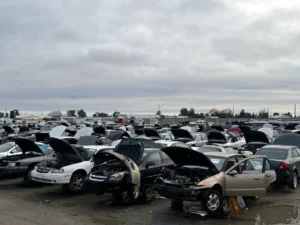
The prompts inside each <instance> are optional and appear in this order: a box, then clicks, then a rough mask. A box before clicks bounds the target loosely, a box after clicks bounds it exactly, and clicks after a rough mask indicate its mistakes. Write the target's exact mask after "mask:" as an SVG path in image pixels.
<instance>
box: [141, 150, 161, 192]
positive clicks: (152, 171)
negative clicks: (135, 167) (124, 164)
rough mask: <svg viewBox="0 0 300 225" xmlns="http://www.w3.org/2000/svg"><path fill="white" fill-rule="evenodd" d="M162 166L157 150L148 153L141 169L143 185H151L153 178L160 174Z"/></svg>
mask: <svg viewBox="0 0 300 225" xmlns="http://www.w3.org/2000/svg"><path fill="white" fill-rule="evenodd" d="M162 168H163V160H162V158H161V155H160V153H159V152H158V151H156V152H153V153H150V154H149V155H148V156H147V157H146V159H145V161H144V163H143V169H141V174H142V182H143V185H144V186H152V185H153V184H154V181H155V179H156V178H157V177H158V176H160V175H161V171H162Z"/></svg>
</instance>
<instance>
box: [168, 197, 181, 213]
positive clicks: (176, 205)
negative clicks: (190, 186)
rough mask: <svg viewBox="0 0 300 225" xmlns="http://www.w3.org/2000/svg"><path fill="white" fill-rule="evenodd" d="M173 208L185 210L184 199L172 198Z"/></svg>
mask: <svg viewBox="0 0 300 225" xmlns="http://www.w3.org/2000/svg"><path fill="white" fill-rule="evenodd" d="M171 209H172V210H176V211H182V210H183V201H182V200H178V199H172V202H171Z"/></svg>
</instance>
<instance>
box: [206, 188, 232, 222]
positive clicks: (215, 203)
mask: <svg viewBox="0 0 300 225" xmlns="http://www.w3.org/2000/svg"><path fill="white" fill-rule="evenodd" d="M201 203H202V207H203V209H204V210H205V211H206V212H207V213H208V215H209V216H212V217H224V215H225V212H224V209H223V208H224V206H223V199H222V196H221V194H220V193H219V192H218V191H216V190H207V191H206V192H205V193H204V194H203V196H202V201H201ZM227 205H228V204H227ZM227 208H228V206H227Z"/></svg>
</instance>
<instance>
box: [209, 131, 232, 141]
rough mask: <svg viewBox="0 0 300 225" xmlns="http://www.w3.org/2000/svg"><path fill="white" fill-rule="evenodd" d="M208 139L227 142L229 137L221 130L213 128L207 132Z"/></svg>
mask: <svg viewBox="0 0 300 225" xmlns="http://www.w3.org/2000/svg"><path fill="white" fill-rule="evenodd" d="M207 139H208V141H209V142H210V143H219V144H226V143H227V142H228V140H227V137H226V136H225V135H224V134H223V133H221V132H220V131H215V130H211V131H209V132H208V133H207Z"/></svg>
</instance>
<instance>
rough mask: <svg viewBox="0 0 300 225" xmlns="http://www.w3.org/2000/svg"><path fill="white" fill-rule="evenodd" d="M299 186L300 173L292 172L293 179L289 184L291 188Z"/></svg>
mask: <svg viewBox="0 0 300 225" xmlns="http://www.w3.org/2000/svg"><path fill="white" fill-rule="evenodd" d="M297 186H298V174H297V172H296V171H294V172H293V173H292V181H291V182H290V183H289V184H288V187H289V188H290V189H296V188H297Z"/></svg>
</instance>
